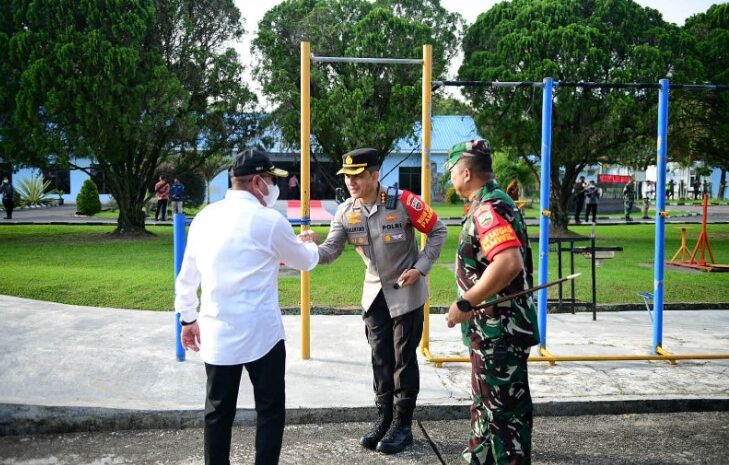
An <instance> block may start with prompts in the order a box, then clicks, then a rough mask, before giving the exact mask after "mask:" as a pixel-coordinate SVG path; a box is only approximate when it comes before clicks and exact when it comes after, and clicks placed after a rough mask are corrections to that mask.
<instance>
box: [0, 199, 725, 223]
mask: <svg viewBox="0 0 729 465" xmlns="http://www.w3.org/2000/svg"><path fill="white" fill-rule="evenodd" d="M275 208H276V209H277V210H278V211H279V212H281V214H282V215H284V216H286V214H287V211H288V210H287V201H286V200H279V201H277V202H276V206H275ZM709 208H710V210H709V222H710V223H729V205H713V206H710V207H709ZM322 210H323V211H324V213H326V212H329V213H330V214H334V213H335V212H336V211H337V204H336V202H335V201H333V200H323V201H322ZM669 210H677V211H684V212H688V213H689V216H672V217H670V218H669V219H668V220H666V223H667V224H672V223H676V224H679V223H701V212H702V207H701V206H693V205H681V206H669ZM634 217H635V218H639V217H638V216H637V215H634ZM444 221H445V223H446V224H448V225H458V224H460V219H445V220H444ZM4 223H14V224H28V223H30V224H34V223H38V224H67V223H71V224H116V219H115V218H97V217H93V216H92V217H88V216H79V215H76V207H75V206H74V205H64V206H61V207H48V208H29V209H23V210H16V211H15V212H13V219H12V220H2V219H0V224H4ZM313 223H314V224H321V225H329V221H322V220H318V221H317V220H315V221H313ZM527 223H528V224H529V225H538V224H539V221H538V220H537V219H527ZM597 223H598V224H599V225H617V224H620V225H622V224H626V223H625V221H623V220H620V219H615V218H608V217H600V216H598V218H597ZM643 223H646V224H651V223H654V220H652V219H650V220H641V219H636V220H635V221H632V222H631V223H629V224H643ZM147 224H148V225H171V224H172V221H171V220H169V219H168V220H167V221H154V220H150V219H147ZM583 224H587V223H583Z"/></svg>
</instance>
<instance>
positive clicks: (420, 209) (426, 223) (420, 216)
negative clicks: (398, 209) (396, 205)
mask: <svg viewBox="0 0 729 465" xmlns="http://www.w3.org/2000/svg"><path fill="white" fill-rule="evenodd" d="M400 203H402V204H403V206H404V207H405V210H406V211H407V212H408V216H409V217H410V222H411V223H412V224H413V227H414V228H415V229H417V230H418V231H420V232H422V233H425V234H428V233H429V232H430V231H432V230H433V227H434V226H435V223H436V221H438V215H437V214H436V213H435V211H433V209H432V208H430V206H429V205H428V204H426V203H425V202H423V201H422V200H421V199H420V197H418V196H417V195H415V194H413V193H412V192H410V191H406V190H404V191H402V195H400Z"/></svg>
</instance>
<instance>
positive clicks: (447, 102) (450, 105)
mask: <svg viewBox="0 0 729 465" xmlns="http://www.w3.org/2000/svg"><path fill="white" fill-rule="evenodd" d="M431 113H432V115H433V116H436V115H454V116H473V115H474V112H473V108H471V107H470V106H469V105H468V103H466V102H463V101H461V100H458V99H456V98H453V97H448V96H443V95H439V94H435V95H433V104H432V109H431Z"/></svg>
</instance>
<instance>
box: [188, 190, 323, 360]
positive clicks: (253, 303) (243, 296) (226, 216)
mask: <svg viewBox="0 0 729 465" xmlns="http://www.w3.org/2000/svg"><path fill="white" fill-rule="evenodd" d="M318 260H319V253H318V251H317V247H316V245H315V244H312V243H303V242H301V240H300V239H299V238H298V237H296V235H295V234H294V231H293V229H292V228H291V225H290V224H289V222H288V220H287V219H286V218H284V217H283V215H281V214H280V213H279V212H277V211H276V210H274V209H272V208H266V207H264V206H263V205H261V204H260V203H259V201H258V200H257V199H256V198H255V197H254V196H253V195H252V194H250V193H249V192H246V191H234V190H229V191H228V192H227V194H226V195H225V199H224V200H221V201H220V202H216V203H214V204H211V205H210V206H208V207H206V208H205V209H204V210H202V211H201V212H200V213H199V214H198V215H197V216H196V217H195V219H194V220H193V222H192V224H191V225H190V231H189V234H188V238H187V247H186V248H185V256H184V259H183V262H182V268H181V269H180V273H179V274H178V276H177V281H176V282H175V311H177V313H179V314H180V315H181V316H182V320H183V321H193V320H195V319H196V318H197V320H198V324H199V326H200V356H201V358H202V360H203V361H204V362H205V363H209V364H213V365H237V364H240V363H247V362H251V361H254V360H258V359H259V358H261V357H263V356H264V355H266V354H267V353H268V352H269V351H270V350H271V349H272V348H273V346H274V345H276V343H278V341H280V340H281V339H285V338H286V336H285V334H284V328H283V322H282V320H281V309H280V307H279V303H278V270H279V263H280V262H281V261H283V262H284V263H286V264H287V265H289V266H291V267H293V268H296V269H299V270H311V269H312V268H314V266H316V264H317V262H318ZM198 287H201V293H200V314H199V315H196V309H197V307H198V297H197V290H198Z"/></svg>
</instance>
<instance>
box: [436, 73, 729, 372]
mask: <svg viewBox="0 0 729 465" xmlns="http://www.w3.org/2000/svg"><path fill="white" fill-rule="evenodd" d="M443 86H458V87H487V88H498V87H512V88H519V87H526V88H541V89H542V135H541V136H542V146H541V148H542V153H541V192H540V212H541V216H540V222H539V229H540V230H539V278H538V285H543V284H545V283H546V282H547V269H548V253H549V249H548V240H549V237H548V235H549V216H550V211H549V192H550V167H551V145H552V135H551V134H552V99H553V95H552V94H553V92H552V91H553V88H554V87H565V88H567V87H579V88H584V89H658V128H657V133H658V134H657V147H656V171H657V179H656V184H657V195H656V217H655V250H654V262H655V264H654V288H653V296H654V300H653V302H654V315H655V316H654V318H653V344H652V349H653V353H654V354H656V355H655V356H661V357H663V358H667V359H670V357H671V356H672V354H670V353H669V352H667V351H666V350H665V349H663V347H662V344H663V306H664V287H663V278H664V240H665V237H664V234H665V220H666V217H667V216H668V212H667V211H666V210H665V208H666V191H665V184H666V163H667V160H666V155H667V148H668V96H669V89H670V88H675V89H685V90H708V91H724V90H729V86H728V85H716V84H673V85H671V84H670V82H669V80H668V79H661V80H660V81H659V82H658V83H657V84H656V83H635V82H634V83H607V82H559V81H558V82H553V81H552V78H545V79H544V81H543V82H531V81H523V82H502V81H435V82H434V85H433V87H432V88H433V90H435V89H438V88H440V87H443ZM538 305H539V313H538V318H539V334H540V341H541V342H540V354H541V355H542V357H541V358H539V359H544V360H545V361H550V362H553V361H555V360H578V359H579V360H588V359H587V358H584V357H582V358H580V357H571V358H570V357H554V356H553V355H552V354H550V353H549V352H548V351H547V350H546V342H547V337H546V336H547V290H546V289H541V290H540V291H539V295H538ZM428 354H429V353H428ZM616 357H617V356H616ZM690 357H691V356H685V357H682V358H690ZM703 357H704V356H700V357H699V356H697V358H703ZM708 357H709V358H729V355H716V356H708ZM677 358H679V357H674V359H677ZM429 359H431V360H434V361H436V362H438V361H440V363H442V362H444V361H446V359H443V358H441V359H437V358H435V357H432V356H430V357H429ZM455 359H457V358H451V359H449V360H447V361H456V360H455ZM621 359H624V360H635V359H636V358H621ZM535 360H536V359H535ZM590 360H595V359H594V358H591V359H590ZM458 361H461V360H460V359H459V360H458Z"/></svg>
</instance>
